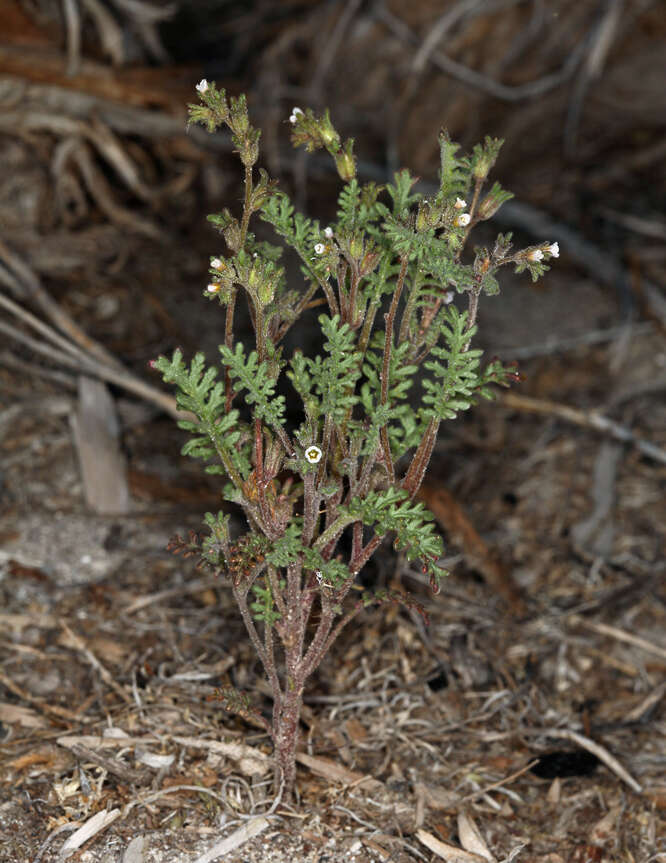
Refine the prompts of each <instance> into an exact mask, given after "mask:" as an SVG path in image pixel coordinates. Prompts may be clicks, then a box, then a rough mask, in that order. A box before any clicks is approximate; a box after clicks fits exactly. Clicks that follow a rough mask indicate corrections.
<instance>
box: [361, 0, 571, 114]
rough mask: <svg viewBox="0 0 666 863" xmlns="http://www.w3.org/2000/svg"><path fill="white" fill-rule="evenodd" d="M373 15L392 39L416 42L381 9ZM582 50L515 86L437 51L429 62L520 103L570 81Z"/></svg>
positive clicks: (504, 99) (416, 40) (413, 37)
mask: <svg viewBox="0 0 666 863" xmlns="http://www.w3.org/2000/svg"><path fill="white" fill-rule="evenodd" d="M377 16H378V18H379V20H380V21H382V23H384V24H385V25H386V27H387V28H388V29H389V30H390V31H391V32H392V33H393V34H394V35H395V36H397V38H399V39H401V40H403V41H405V42H410V43H411V44H419V43H420V39H419V38H418V36H417V35H416V34H415V33H413V32H412V31H411V30H410V29H409V27H408V26H407V25H406V24H405V23H404V21H402V20H401V19H400V18H398V17H397V16H395V15H393V14H392V13H391V12H389V10H388V9H386V7H385V6H383V5H381V6H379V8H378V10H377ZM586 47H587V44H586V42H585V40H582V41H581V42H580V43H579V44H578V45H576V47H575V48H574V50H573V51H572V52H571V53H570V54H569V56H568V58H567V59H566V60H565V62H564V63H563V64H562V67H561V68H560V69H559V70H558V71H557V72H552V73H550V74H548V75H544V76H543V77H542V78H537V79H536V80H535V81H529V82H528V83H527V84H518V85H516V86H508V85H507V84H500V83H499V82H498V81H495V80H494V79H493V78H489V77H488V76H487V75H483V74H481V73H480V72H476V71H475V70H474V69H470V68H469V67H468V66H464V65H463V64H462V63H458V62H457V61H456V60H452V59H451V58H450V57H447V56H446V55H445V54H443V53H442V52H441V51H433V52H432V53H431V54H430V56H429V59H430V62H431V63H432V64H433V65H434V66H437V67H438V68H439V69H441V70H442V71H443V72H446V73H447V74H448V75H451V77H452V78H456V79H457V80H458V81H462V82H463V84H467V85H469V86H470V87H475V88H476V89H477V90H482V91H483V92H484V93H488V94H489V95H491V96H495V97H496V98H497V99H502V100H503V101H505V102H520V101H522V100H523V99H529V98H533V97H534V96H540V95H543V94H544V93H547V92H548V91H549V90H554V89H555V88H556V87H559V86H560V85H561V84H563V83H564V82H565V81H567V80H568V79H569V78H571V76H572V75H573V74H574V72H575V71H576V68H577V66H578V64H579V63H580V61H581V58H582V57H583V56H584V54H585V49H586Z"/></svg>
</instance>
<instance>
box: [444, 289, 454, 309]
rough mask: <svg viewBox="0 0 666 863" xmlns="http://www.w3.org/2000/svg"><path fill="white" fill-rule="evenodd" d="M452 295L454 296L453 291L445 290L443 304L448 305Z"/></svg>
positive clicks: (451, 300)
mask: <svg viewBox="0 0 666 863" xmlns="http://www.w3.org/2000/svg"><path fill="white" fill-rule="evenodd" d="M454 296H455V294H454V293H453V291H447V292H446V293H445V294H444V303H445V305H447V306H448V305H450V304H451V303H452V302H453V298H454Z"/></svg>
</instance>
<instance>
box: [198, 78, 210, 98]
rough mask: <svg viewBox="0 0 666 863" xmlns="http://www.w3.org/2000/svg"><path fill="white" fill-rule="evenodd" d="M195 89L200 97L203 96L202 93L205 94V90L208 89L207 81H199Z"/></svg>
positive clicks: (203, 79)
mask: <svg viewBox="0 0 666 863" xmlns="http://www.w3.org/2000/svg"><path fill="white" fill-rule="evenodd" d="M196 89H197V90H198V91H199V93H201V95H202V96H203V94H204V93H205V92H206V90H207V89H208V81H206V79H205V78H202V79H201V81H199V83H198V84H197V87H196Z"/></svg>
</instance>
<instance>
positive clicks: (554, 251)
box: [546, 243, 560, 258]
mask: <svg viewBox="0 0 666 863" xmlns="http://www.w3.org/2000/svg"><path fill="white" fill-rule="evenodd" d="M546 251H547V252H550V254H551V255H552V257H553V258H559V256H560V244H559V243H551V244H550V246H546Z"/></svg>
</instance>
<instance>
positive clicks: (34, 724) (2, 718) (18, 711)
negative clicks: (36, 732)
mask: <svg viewBox="0 0 666 863" xmlns="http://www.w3.org/2000/svg"><path fill="white" fill-rule="evenodd" d="M0 722H6V723H7V724H8V725H9V724H11V723H13V722H15V723H16V724H17V725H22V726H23V727H24V728H48V727H49V723H48V722H47V721H46V720H45V719H42V717H41V716H39V714H38V713H36V712H35V711H34V710H31V709H30V708H29V707H21V705H20V704H8V703H7V702H5V701H2V702H0Z"/></svg>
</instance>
